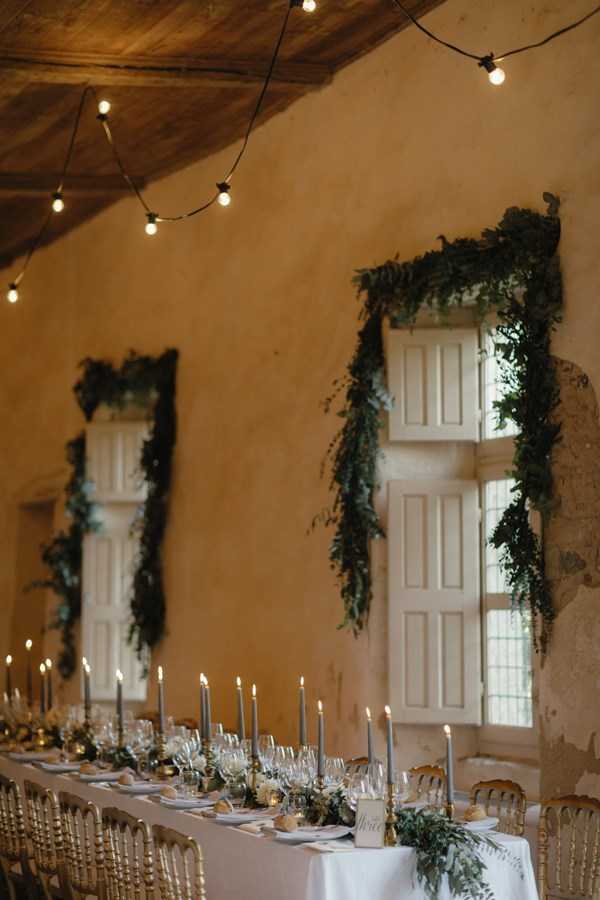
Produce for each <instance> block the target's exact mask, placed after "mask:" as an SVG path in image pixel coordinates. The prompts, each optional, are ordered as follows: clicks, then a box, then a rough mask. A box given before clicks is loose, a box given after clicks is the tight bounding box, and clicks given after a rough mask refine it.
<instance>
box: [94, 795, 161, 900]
mask: <svg viewBox="0 0 600 900" xmlns="http://www.w3.org/2000/svg"><path fill="white" fill-rule="evenodd" d="M102 828H103V831H104V860H105V868H106V900H131V898H135V900H153V898H154V897H155V893H154V855H153V852H152V834H151V832H150V827H149V826H148V825H147V824H146V823H145V822H143V821H142V820H141V819H136V818H135V816H130V815H129V813H126V812H123V811H122V810H120V809H116V808H115V807H106V808H105V809H104V810H102Z"/></svg>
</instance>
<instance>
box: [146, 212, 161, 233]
mask: <svg viewBox="0 0 600 900" xmlns="http://www.w3.org/2000/svg"><path fill="white" fill-rule="evenodd" d="M146 218H147V219H148V221H147V222H146V234H156V232H157V231H158V225H157V224H156V213H148V214H147V216H146Z"/></svg>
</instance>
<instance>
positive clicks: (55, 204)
mask: <svg viewBox="0 0 600 900" xmlns="http://www.w3.org/2000/svg"><path fill="white" fill-rule="evenodd" d="M64 208H65V201H64V200H63V195H62V191H56V192H55V193H54V194H52V209H53V210H54V212H55V213H59V212H62V211H63V209H64Z"/></svg>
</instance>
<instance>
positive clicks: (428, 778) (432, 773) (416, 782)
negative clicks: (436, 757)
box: [410, 766, 446, 806]
mask: <svg viewBox="0 0 600 900" xmlns="http://www.w3.org/2000/svg"><path fill="white" fill-rule="evenodd" d="M410 780H411V787H412V791H413V794H414V795H415V796H416V798H417V800H425V801H426V802H427V803H428V804H429V805H430V806H443V805H444V803H445V797H444V794H445V790H446V773H445V772H444V770H443V769H442V767H441V766H413V767H412V769H411V770H410Z"/></svg>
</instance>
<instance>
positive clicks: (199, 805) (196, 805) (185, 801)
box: [158, 797, 215, 809]
mask: <svg viewBox="0 0 600 900" xmlns="http://www.w3.org/2000/svg"><path fill="white" fill-rule="evenodd" d="M158 799H159V802H160V804H161V805H162V806H166V807H167V809H209V808H210V807H211V806H214V805H215V801H214V800H204V799H203V798H202V797H197V798H196V799H193V798H191V797H177V798H176V799H175V800H174V799H173V798H172V797H159V798H158Z"/></svg>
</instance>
